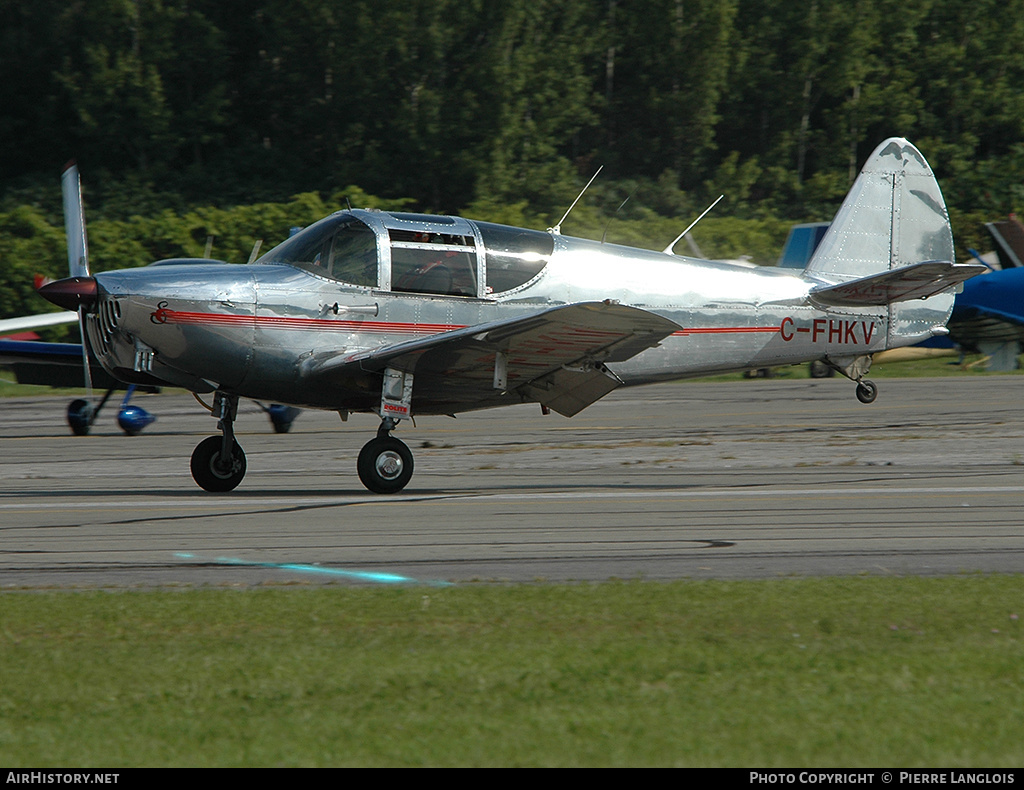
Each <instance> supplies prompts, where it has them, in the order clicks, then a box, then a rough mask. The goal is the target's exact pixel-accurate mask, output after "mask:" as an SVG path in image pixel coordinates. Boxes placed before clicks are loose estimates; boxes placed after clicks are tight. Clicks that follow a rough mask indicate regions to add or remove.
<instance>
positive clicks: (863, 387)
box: [857, 379, 878, 403]
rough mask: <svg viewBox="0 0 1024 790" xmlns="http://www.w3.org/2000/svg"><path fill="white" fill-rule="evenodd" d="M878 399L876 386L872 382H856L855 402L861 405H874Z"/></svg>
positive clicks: (865, 380)
mask: <svg viewBox="0 0 1024 790" xmlns="http://www.w3.org/2000/svg"><path fill="white" fill-rule="evenodd" d="M877 397H878V386H877V385H876V384H875V382H873V381H868V380H867V379H864V380H863V381H858V382H857V400H859V401H860V402H861V403H874V402H875V398H877Z"/></svg>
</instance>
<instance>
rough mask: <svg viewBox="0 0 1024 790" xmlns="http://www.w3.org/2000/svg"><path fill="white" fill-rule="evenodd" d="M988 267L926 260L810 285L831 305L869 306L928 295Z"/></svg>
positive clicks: (816, 297) (816, 298)
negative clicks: (886, 270)
mask: <svg viewBox="0 0 1024 790" xmlns="http://www.w3.org/2000/svg"><path fill="white" fill-rule="evenodd" d="M985 270H986V269H985V267H984V266H981V265H979V264H974V263H949V262H946V261H926V262H924V263H915V264H912V265H910V266H903V267H902V268H899V269H894V270H893V271H888V272H882V273H881V274H872V275H869V276H867V277H860V278H858V279H856V280H850V281H849V282H845V283H839V284H838V285H821V286H818V287H817V288H812V289H811V293H810V298H811V301H813V302H815V303H816V304H818V305H822V306H828V307H870V306H873V305H886V304H891V303H892V302H905V301H907V300H910V299H927V298H928V297H929V296H934V295H935V294H937V293H941V292H942V291H945V290H946V289H948V288H952V287H953V286H956V285H959V284H960V283H962V282H963V281H964V280H967V279H969V278H971V277H974V275H976V274H981V273H982V272H983V271H985Z"/></svg>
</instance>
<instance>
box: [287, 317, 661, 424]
mask: <svg viewBox="0 0 1024 790" xmlns="http://www.w3.org/2000/svg"><path fill="white" fill-rule="evenodd" d="M679 328H680V327H679V325H678V324H676V323H675V322H673V321H669V320H668V319H666V318H662V317H661V316H658V315H655V314H654V313H650V312H648V311H646V310H641V309H639V308H636V307H627V306H625V305H620V304H617V303H613V302H585V303H579V304H572V305H563V306H560V307H553V308H548V309H545V310H543V311H541V312H538V313H534V314H532V315H528V316H524V317H520V318H515V319H509V320H504V321H496V322H492V323H487V324H480V325H476V326H471V327H466V328H465V329H458V330H455V331H452V332H445V333H442V334H438V335H431V336H429V337H425V338H421V339H418V340H411V341H407V342H404V343H397V344H394V345H390V346H385V347H383V348H378V349H373V350H371V351H366V352H361V353H357V354H349V355H344V356H333V357H330V358H327V359H319V360H310V361H309V362H308V363H307V365H306V366H305V367H304V369H303V375H304V376H305V377H310V378H319V377H325V378H328V379H331V378H338V379H344V378H348V377H351V376H353V375H358V374H360V373H361V374H364V375H365V373H368V372H369V373H381V372H383V371H384V370H385V369H386V368H391V369H394V370H401V371H403V372H406V373H413V374H414V375H415V385H414V390H413V402H414V403H419V404H425V403H435V404H436V403H446V404H450V405H451V410H452V411H457V410H465V409H468V408H473V406H474V404H482V403H484V402H489V401H492V400H493V399H494V397H495V395H496V393H499V394H502V395H504V394H505V393H508V392H516V393H518V394H519V395H520V399H522V400H537V401H539V402H540V403H542V404H544V405H547V406H550V407H551V408H552V409H554V410H555V411H558V412H559V413H561V414H566V415H567V416H572V415H573V414H576V413H577V412H578V411H580V410H581V409H583V408H584V407H586V406H587V405H589V404H591V403H593V402H594V401H596V400H598V399H599V398H601V397H603V396H604V395H606V394H607V393H608V392H610V391H611V390H612V389H614V388H615V387H617V386H618V385H619V384H620V383H621V382H619V380H618V379H617V378H616V377H615V376H614V374H612V373H611V372H610V371H608V370H607V368H606V367H605V363H608V362H621V361H624V360H627V359H630V358H631V357H633V356H635V355H636V354H639V353H640V352H641V351H644V350H645V349H648V348H652V347H653V346H656V345H658V343H660V342H661V340H662V339H664V338H665V337H667V336H668V335H670V334H672V333H673V332H675V331H677V330H678V329H679Z"/></svg>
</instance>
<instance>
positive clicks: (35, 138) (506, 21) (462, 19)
mask: <svg viewBox="0 0 1024 790" xmlns="http://www.w3.org/2000/svg"><path fill="white" fill-rule="evenodd" d="M0 15H2V16H0V18H2V19H4V23H3V25H2V26H0V146H2V150H3V151H4V156H3V157H0V212H5V213H4V216H3V217H0V256H3V262H4V268H8V264H9V263H10V262H11V260H12V259H11V254H12V248H11V245H10V244H9V243H7V242H5V238H6V239H11V238H14V239H18V238H21V239H23V240H24V239H26V238H32V237H33V234H36V233H37V231H38V230H39V223H40V222H44V223H47V224H48V226H51V225H52V226H56V225H57V224H59V192H58V190H57V189H56V177H57V174H58V173H59V170H60V167H61V166H62V164H63V163H64V161H65V160H66V159H68V158H69V157H72V156H73V157H76V158H77V159H78V161H79V163H80V164H81V167H82V169H83V174H84V178H85V179H86V200H87V208H88V209H89V212H90V219H93V218H98V219H100V220H101V221H103V220H109V221H111V222H115V223H116V222H121V223H127V222H131V221H133V220H132V218H133V217H150V218H154V219H152V221H154V222H156V221H158V219H159V218H160V217H164V218H165V220H167V222H170V217H171V216H184V215H187V214H188V213H189V212H195V211H196V210H197V207H202V206H207V207H211V206H212V207H220V208H221V209H224V210H227V209H228V207H231V206H249V205H255V204H260V205H265V204H269V203H275V204H287V203H288V201H289V200H290V199H291V198H292V196H294V195H296V194H300V193H315V195H317V196H319V197H318V199H320V200H322V201H324V204H325V205H327V204H330V203H331V201H332V200H337V199H340V198H339V196H340V195H341V194H342V193H344V192H346V191H353V190H354V191H358V192H360V193H361V194H363V195H366V194H375V195H380V196H382V199H390V200H403V201H404V203H403V205H407V206H409V207H412V208H416V209H420V210H427V211H438V212H451V213H464V214H467V215H469V216H477V217H480V218H486V219H493V220H497V221H510V222H520V223H524V224H532V225H534V226H541V227H542V226H544V225H545V224H550V223H552V222H553V221H555V220H556V219H557V218H558V216H559V215H560V214H561V212H562V211H564V209H565V207H566V206H568V204H569V203H570V202H571V201H572V199H573V198H574V197H575V195H576V192H577V191H578V190H579V188H580V186H581V185H582V184H583V183H585V181H586V180H587V179H588V178H589V177H590V175H591V174H592V173H593V172H594V171H595V170H596V169H597V167H598V166H599V165H604V167H605V171H604V173H602V176H601V178H600V179H599V180H598V182H597V184H596V185H595V187H594V189H593V190H592V191H591V192H590V193H588V202H589V203H590V206H591V208H592V211H593V212H595V213H594V214H593V215H592V216H590V217H589V219H588V216H587V214H586V213H584V214H583V215H581V217H580V218H579V221H580V222H581V223H582V224H584V225H586V224H587V223H588V222H589V226H590V227H594V228H601V227H603V226H604V225H606V224H607V223H608V222H609V221H610V218H612V217H614V218H615V221H616V223H622V224H621V227H622V228H623V229H628V228H629V224H628V223H637V222H644V221H649V220H650V221H653V220H655V219H657V218H665V217H670V218H674V219H675V220H677V221H678V220H679V219H680V218H683V219H686V220H689V219H690V218H692V217H693V216H695V215H696V214H697V213H699V211H700V210H702V209H703V207H704V206H705V205H706V204H707V203H709V202H710V201H711V200H712V199H713V198H714V197H716V196H717V195H718V194H720V193H724V194H725V195H726V199H725V201H723V203H722V204H721V205H720V206H719V207H718V208H716V210H715V214H716V215H718V216H722V217H726V216H727V217H731V218H738V219H742V220H749V221H751V222H774V221H779V222H783V221H792V220H808V219H818V218H821V219H828V218H830V217H831V214H832V212H834V210H835V208H836V206H837V204H838V201H839V200H841V198H842V195H843V194H844V193H845V191H846V189H847V188H848V186H849V183H850V181H851V180H852V178H853V177H854V176H855V174H856V172H857V169H858V168H859V166H860V164H861V163H862V162H863V160H864V158H865V157H866V156H867V155H868V154H869V153H870V152H871V150H872V149H873V148H874V146H875V145H877V143H878V142H880V141H881V140H882V139H884V138H885V137H888V136H891V135H900V136H905V137H907V138H909V139H910V140H911V141H912V142H914V143H915V144H917V145H918V147H920V148H921V149H922V151H924V153H925V155H926V156H927V157H928V159H929V161H930V162H931V163H932V165H933V167H934V168H935V169H936V171H937V174H938V176H939V178H940V183H942V185H943V189H944V192H945V195H946V198H947V202H948V203H949V204H950V207H951V211H952V212H953V214H954V219H955V220H956V219H957V218H958V217H965V218H970V220H971V221H972V222H973V221H974V219H975V218H977V217H980V216H982V215H987V216H988V218H990V219H991V218H998V217H1001V216H1004V215H1005V214H1007V213H1009V212H1011V211H1015V210H1020V209H1022V208H1024V90H1022V88H1024V0H998V2H997V0H787V2H782V1H781V0H557V1H556V0H504V1H503V2H501V3H493V2H486V1H485V0H403V2H394V1H392V0H346V1H345V2H340V1H339V0H35V2H33V3H22V2H19V1H18V0H0ZM351 185H358V187H352V186H351ZM363 190H365V192H363ZM627 198H629V199H628V200H627V201H626V203H625V205H623V201H624V200H626V199H627ZM12 212H13V214H12ZM18 212H20V213H18ZM33 212H37V213H35V214H33ZM168 212H169V213H168ZM300 213H301V212H300ZM575 217H576V215H575V214H574V218H575ZM11 228H13V230H11ZM33 228H35V229H36V230H33ZM954 229H955V231H956V233H957V235H958V236H961V235H963V234H964V233H965V232H966V233H967V235H966V237H965V238H971V234H972V233H974V228H973V227H970V228H966V227H965V228H960V227H957V225H955V226H954ZM152 232H153V233H154V235H155V238H160V237H161V235H163V236H164V237H167V238H170V237H171V236H173V233H171V232H169V231H167V229H166V228H165V229H164V230H152ZM268 232H269V231H267V230H264V229H261V228H254V229H253V235H258V234H265V233H268ZM19 234H20V235H19ZM26 234H27V235H26ZM37 235H38V234H37ZM42 235H45V234H42ZM203 235H204V233H203V231H202V229H193V231H192V232H191V235H190V238H191V237H193V236H200V237H201V236H203ZM627 235H628V234H627ZM633 235H637V234H636V233H634V234H633ZM640 235H642V234H640ZM672 235H674V234H672ZM769 235H770V236H771V237H772V239H773V240H774V239H776V238H777V237H778V232H776V231H772V232H771V233H770V234H769ZM39 238H40V239H41V238H42V236H39ZM669 239H671V236H670V237H669ZM657 241H659V242H661V241H662V240H661V239H658V240H657ZM142 243H143V244H145V245H148V247H147V249H145V250H143V251H137V252H138V254H137V255H136V256H129V258H130V260H127V261H125V262H124V264H123V265H127V264H128V263H131V262H132V261H134V259H135V257H140V256H142V254H143V252H145V253H147V254H149V253H152V252H156V250H155V249H152V247H154V246H157V247H159V246H160V245H159V244H157V245H154V244H152V243H150V242H148V241H145V240H143V242H142ZM196 243H202V239H200V240H197V241H196ZM186 246H187V245H186ZM185 252H186V250H184V249H182V250H180V251H179V252H177V253H175V254H184V253H185ZM231 254H232V255H235V254H237V250H235V249H233V248H232V250H231ZM114 265H118V264H114ZM5 309H6V305H4V304H2V303H0V312H3V311H4V310H5Z"/></svg>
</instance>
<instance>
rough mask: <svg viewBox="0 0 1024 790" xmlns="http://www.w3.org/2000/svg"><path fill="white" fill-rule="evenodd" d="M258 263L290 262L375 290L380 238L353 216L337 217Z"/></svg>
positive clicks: (301, 267) (316, 225)
mask: <svg viewBox="0 0 1024 790" xmlns="http://www.w3.org/2000/svg"><path fill="white" fill-rule="evenodd" d="M257 263H289V264H291V265H293V266H298V267H299V268H300V269H305V270H306V271H310V272H313V273H314V274H319V275H322V276H324V277H330V278H332V279H334V280H341V281H343V282H346V283H352V284H353V285H362V286H366V287H369V288H375V287H376V286H377V239H376V236H374V233H373V231H372V230H370V228H368V227H367V226H366V225H365V224H363V223H362V222H360V221H359V220H358V219H356V218H355V217H353V216H352V215H351V214H347V213H342V214H336V215H334V216H331V217H327V219H322V220H320V221H319V222H317V223H315V224H313V225H310V226H309V227H308V228H306V229H305V230H302V231H300V232H299V233H297V234H295V235H294V236H292V237H291V238H290V239H288V240H287V241H285V242H283V243H281V244H279V245H277V246H276V247H274V249H272V250H271V251H270V252H268V253H267V254H266V255H264V256H263V257H261V258H260V259H259V260H258V261H257Z"/></svg>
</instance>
